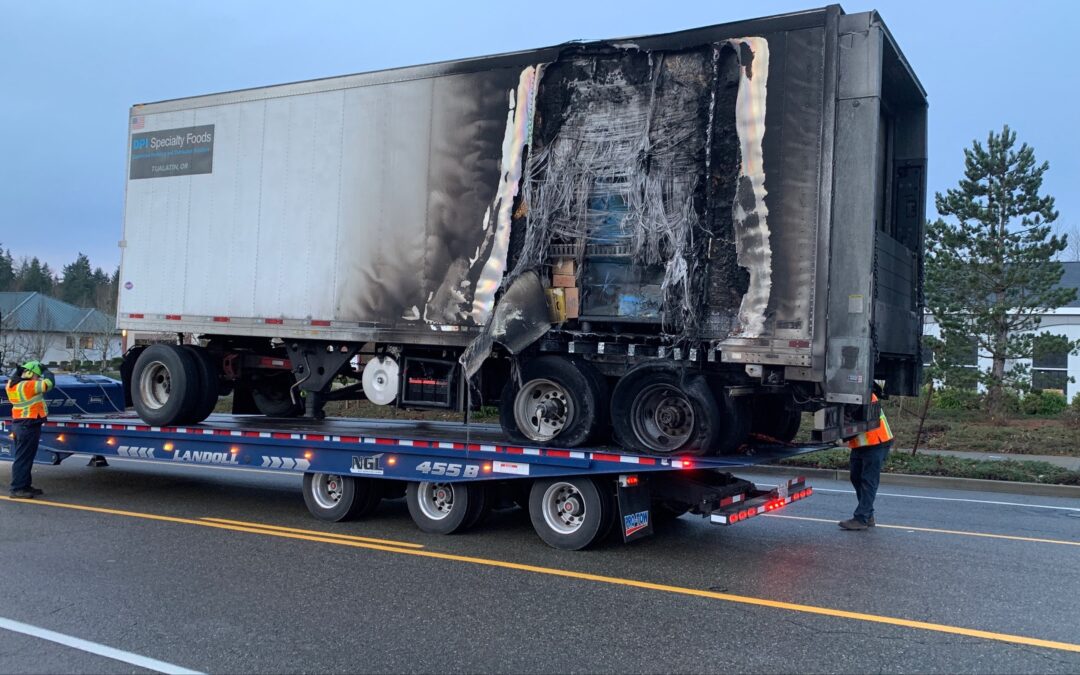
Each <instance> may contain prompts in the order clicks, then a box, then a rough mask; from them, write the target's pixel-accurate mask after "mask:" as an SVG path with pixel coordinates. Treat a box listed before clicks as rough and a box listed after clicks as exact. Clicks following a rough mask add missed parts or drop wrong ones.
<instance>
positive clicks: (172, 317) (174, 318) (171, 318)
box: [165, 314, 180, 321]
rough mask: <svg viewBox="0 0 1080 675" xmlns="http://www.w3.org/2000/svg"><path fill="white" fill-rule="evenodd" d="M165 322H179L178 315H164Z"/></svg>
mask: <svg viewBox="0 0 1080 675" xmlns="http://www.w3.org/2000/svg"><path fill="white" fill-rule="evenodd" d="M165 320H166V321H179V320H180V315H179V314H166V315H165Z"/></svg>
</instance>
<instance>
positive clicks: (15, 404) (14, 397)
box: [5, 378, 53, 420]
mask: <svg viewBox="0 0 1080 675" xmlns="http://www.w3.org/2000/svg"><path fill="white" fill-rule="evenodd" d="M52 387H53V383H52V382H51V381H50V380H45V379H41V378H38V379H36V380H22V381H21V382H15V381H14V380H8V383H7V387H5V389H6V390H7V397H8V400H9V401H11V418H12V419H16V420H36V419H40V418H43V417H47V416H48V414H49V409H48V407H46V405H45V392H47V391H49V390H50V389H52Z"/></svg>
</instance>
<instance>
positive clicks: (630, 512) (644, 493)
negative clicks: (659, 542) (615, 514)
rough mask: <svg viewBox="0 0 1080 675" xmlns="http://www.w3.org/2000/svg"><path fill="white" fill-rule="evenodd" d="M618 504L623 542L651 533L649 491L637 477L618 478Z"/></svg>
mask: <svg viewBox="0 0 1080 675" xmlns="http://www.w3.org/2000/svg"><path fill="white" fill-rule="evenodd" d="M616 496H617V499H618V502H619V527H621V528H622V538H623V541H624V542H631V541H634V540H635V539H641V538H642V537H647V536H649V535H650V534H652V533H653V526H652V512H651V509H650V506H651V499H650V491H649V489H648V487H647V486H646V485H645V484H644V482H643V481H640V479H639V477H638V476H619V487H618V490H617V492H616Z"/></svg>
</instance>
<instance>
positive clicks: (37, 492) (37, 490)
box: [26, 485, 45, 497]
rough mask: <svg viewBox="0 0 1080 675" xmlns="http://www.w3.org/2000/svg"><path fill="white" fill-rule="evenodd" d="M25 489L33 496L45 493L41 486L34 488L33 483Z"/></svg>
mask: <svg viewBox="0 0 1080 675" xmlns="http://www.w3.org/2000/svg"><path fill="white" fill-rule="evenodd" d="M26 489H27V490H29V491H30V492H33V493H34V496H35V497H40V496H41V495H43V494H45V491H44V490H42V489H41V488H36V487H34V486H33V485H31V486H30V487H28V488H26Z"/></svg>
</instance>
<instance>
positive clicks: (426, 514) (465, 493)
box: [405, 480, 487, 534]
mask: <svg viewBox="0 0 1080 675" xmlns="http://www.w3.org/2000/svg"><path fill="white" fill-rule="evenodd" d="M486 490H487V487H486V486H485V485H482V484H480V483H438V482H435V481H426V480H425V481H419V482H416V481H412V482H410V483H409V485H408V487H407V488H406V489H405V502H406V504H407V505H408V507H409V515H410V516H412V519H413V522H414V523H416V526H417V527H419V528H420V529H421V530H423V531H424V532H430V533H431V534H455V533H457V532H463V531H465V530H466V529H468V528H469V527H471V526H472V525H474V524H475V523H476V522H478V521H479V520H480V517H481V516H483V515H484V514H483V510H484V509H485V507H486V504H487V494H486Z"/></svg>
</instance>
